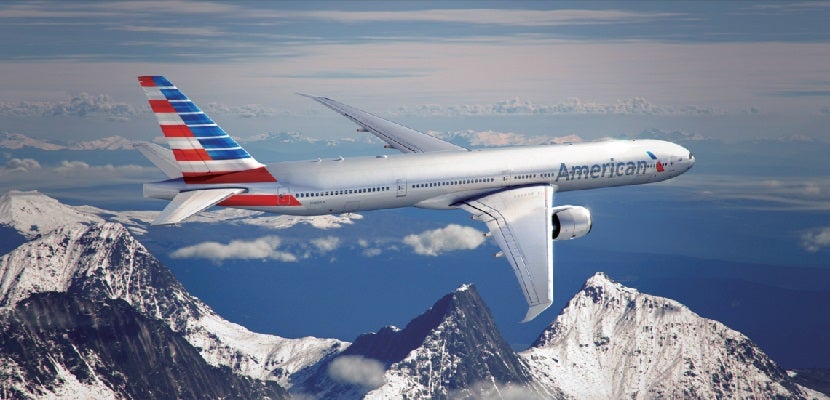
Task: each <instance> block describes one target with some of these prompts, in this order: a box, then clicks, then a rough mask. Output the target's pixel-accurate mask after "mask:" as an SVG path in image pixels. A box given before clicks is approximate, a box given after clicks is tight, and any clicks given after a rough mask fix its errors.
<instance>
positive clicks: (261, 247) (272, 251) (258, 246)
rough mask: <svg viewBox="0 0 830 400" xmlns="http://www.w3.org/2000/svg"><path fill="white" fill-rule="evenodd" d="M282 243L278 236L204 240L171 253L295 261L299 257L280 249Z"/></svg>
mask: <svg viewBox="0 0 830 400" xmlns="http://www.w3.org/2000/svg"><path fill="white" fill-rule="evenodd" d="M281 243H282V241H281V240H280V238H279V237H277V236H264V237H261V238H258V239H255V240H252V241H247V240H233V241H231V242H230V243H228V244H222V243H218V242H203V243H199V244H195V245H192V246H187V247H183V248H181V249H178V250H176V251H174V252H173V253H171V254H170V256H171V257H173V258H206V259H210V260H213V261H221V260H226V259H243V260H249V259H273V260H278V261H283V262H295V261H297V257H296V256H294V255H293V254H291V253H288V252H285V251H281V250H279V246H280V244H281Z"/></svg>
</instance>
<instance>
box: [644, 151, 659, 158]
mask: <svg viewBox="0 0 830 400" xmlns="http://www.w3.org/2000/svg"><path fill="white" fill-rule="evenodd" d="M646 154H648V156H649V157H651V159H652V160H656V159H657V156H655V155H654V153H652V152H650V151H647V152H646Z"/></svg>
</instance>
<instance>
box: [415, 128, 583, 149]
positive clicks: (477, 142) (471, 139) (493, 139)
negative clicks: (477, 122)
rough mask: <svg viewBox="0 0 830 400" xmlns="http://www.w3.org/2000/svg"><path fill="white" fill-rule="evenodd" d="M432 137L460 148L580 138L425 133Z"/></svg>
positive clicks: (571, 141)
mask: <svg viewBox="0 0 830 400" xmlns="http://www.w3.org/2000/svg"><path fill="white" fill-rule="evenodd" d="M427 133H429V134H430V135H432V136H435V137H438V138H440V139H444V140H447V141H450V142H453V143H455V144H458V145H462V146H525V145H542V144H562V143H579V142H582V141H583V140H582V138H581V137H579V136H577V135H567V136H545V135H541V136H528V135H524V134H521V133H513V132H497V131H492V130H490V131H473V130H468V131H466V132H450V133H444V132H436V131H429V132H427Z"/></svg>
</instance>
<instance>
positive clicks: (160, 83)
mask: <svg viewBox="0 0 830 400" xmlns="http://www.w3.org/2000/svg"><path fill="white" fill-rule="evenodd" d="M153 82H155V83H156V86H173V84H172V83H170V81H168V80H167V78H165V77H163V76H154V77H153Z"/></svg>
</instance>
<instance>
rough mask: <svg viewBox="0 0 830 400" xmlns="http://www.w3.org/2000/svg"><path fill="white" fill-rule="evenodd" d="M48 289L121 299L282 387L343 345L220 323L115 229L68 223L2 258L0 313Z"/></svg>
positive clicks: (220, 358)
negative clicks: (252, 330) (299, 371)
mask: <svg viewBox="0 0 830 400" xmlns="http://www.w3.org/2000/svg"><path fill="white" fill-rule="evenodd" d="M58 210H63V208H62V207H59V208H58ZM46 291H59V292H69V293H72V294H80V295H83V296H86V297H89V298H92V299H105V298H113V299H114V298H118V299H123V300H125V301H127V302H128V303H129V304H131V305H132V306H133V307H135V308H136V309H137V310H138V311H139V312H140V313H142V314H143V315H145V316H148V317H150V318H155V319H160V320H162V321H164V322H165V323H166V324H167V325H168V326H170V328H171V329H173V330H174V331H176V332H180V333H181V334H183V335H184V336H185V338H186V339H187V340H188V341H189V342H190V343H191V344H193V345H194V346H195V347H197V348H199V349H200V352H201V354H202V356H203V357H204V358H205V360H207V361H208V362H209V363H210V364H211V365H226V366H228V367H230V368H231V369H232V370H233V371H235V372H237V373H240V374H243V375H247V376H250V377H253V378H257V379H269V380H275V381H277V382H279V383H280V384H281V385H283V386H288V385H289V381H288V378H289V376H290V375H291V374H292V373H294V372H296V371H297V370H301V369H304V368H306V367H308V366H310V365H313V364H315V363H317V362H318V361H319V360H320V359H322V358H325V357H328V356H330V355H331V354H334V353H338V352H339V351H340V350H341V349H342V348H343V347H344V344H343V343H342V342H340V341H338V340H334V339H317V338H303V339H285V338H281V337H278V336H272V335H264V334H257V333H253V332H250V331H249V330H247V329H246V328H244V327H242V326H240V325H237V324H234V323H231V322H228V321H226V320H224V319H222V318H221V317H220V316H218V315H217V314H216V313H215V312H214V311H213V310H212V309H211V308H210V307H209V306H207V305H206V304H204V303H203V302H201V301H200V300H198V299H196V298H195V297H193V296H191V295H190V294H189V293H187V291H186V290H185V289H184V287H183V286H182V285H181V284H180V283H179V282H178V281H177V280H176V279H175V277H173V274H172V273H171V272H170V271H169V270H168V269H167V268H165V267H164V266H163V265H161V264H160V263H159V261H158V260H157V259H156V258H155V257H153V256H152V255H151V254H150V253H149V252H148V251H147V249H146V248H145V247H144V246H143V245H142V244H141V243H139V242H138V241H136V240H135V239H134V238H133V237H132V235H131V234H130V233H129V232H128V231H127V229H126V228H124V227H123V226H122V225H120V224H117V223H111V222H110V223H103V224H92V225H85V224H74V225H65V226H62V227H59V228H57V229H55V230H54V231H53V232H50V233H47V234H45V235H42V236H40V237H38V238H36V239H34V240H32V241H30V242H28V243H26V244H24V245H22V246H20V247H18V248H17V249H15V250H14V251H12V252H11V253H9V254H6V255H4V256H3V257H2V258H0V307H6V308H8V307H12V306H14V304H16V303H17V302H19V301H20V300H22V299H24V298H26V297H28V296H29V295H31V294H32V293H41V292H46Z"/></svg>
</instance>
